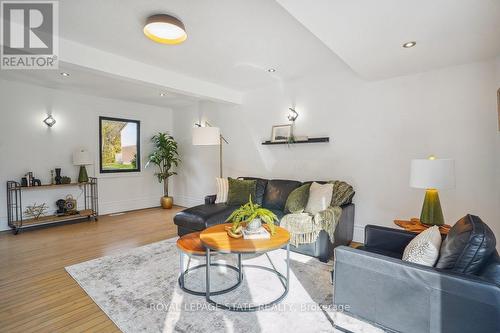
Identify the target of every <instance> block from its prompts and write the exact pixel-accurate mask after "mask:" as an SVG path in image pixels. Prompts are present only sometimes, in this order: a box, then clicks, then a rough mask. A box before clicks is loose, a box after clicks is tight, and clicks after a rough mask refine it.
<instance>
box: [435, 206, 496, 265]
mask: <svg viewBox="0 0 500 333" xmlns="http://www.w3.org/2000/svg"><path fill="white" fill-rule="evenodd" d="M495 247H496V240H495V235H494V234H493V231H491V229H490V228H489V227H488V226H487V225H486V223H484V222H483V221H481V219H480V218H479V217H478V216H474V215H470V214H469V215H466V216H464V217H463V218H461V219H460V220H459V221H458V222H457V223H455V225H454V226H453V227H452V228H451V229H450V232H449V233H448V236H446V238H445V239H444V241H443V243H442V245H441V251H440V257H439V259H438V261H437V263H436V268H441V269H446V270H451V271H453V272H457V273H463V274H477V273H478V271H479V270H480V269H481V268H483V266H484V264H486V262H487V261H488V260H489V259H490V256H491V255H492V254H493V252H494V251H495Z"/></svg>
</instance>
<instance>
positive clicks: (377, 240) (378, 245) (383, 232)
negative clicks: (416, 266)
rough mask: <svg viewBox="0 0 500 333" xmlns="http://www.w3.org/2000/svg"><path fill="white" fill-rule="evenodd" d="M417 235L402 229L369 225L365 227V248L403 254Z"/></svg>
mask: <svg viewBox="0 0 500 333" xmlns="http://www.w3.org/2000/svg"><path fill="white" fill-rule="evenodd" d="M416 235H417V234H416V233H414V232H410V231H406V230H402V229H394V228H387V227H381V226H378V225H370V224H369V225H367V226H366V227H365V246H366V247H367V248H373V249H377V250H382V251H389V252H393V253H400V254H403V251H404V249H405V247H406V245H408V243H409V242H410V241H411V240H412V239H413V238H415V236H416Z"/></svg>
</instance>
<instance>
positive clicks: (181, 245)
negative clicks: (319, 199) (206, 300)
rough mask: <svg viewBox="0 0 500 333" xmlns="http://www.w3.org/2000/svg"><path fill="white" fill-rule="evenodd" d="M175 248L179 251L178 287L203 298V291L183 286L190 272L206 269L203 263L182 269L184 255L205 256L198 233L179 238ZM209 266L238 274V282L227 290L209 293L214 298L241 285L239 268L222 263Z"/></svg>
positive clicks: (204, 292)
mask: <svg viewBox="0 0 500 333" xmlns="http://www.w3.org/2000/svg"><path fill="white" fill-rule="evenodd" d="M177 248H178V249H179V259H180V271H179V272H180V273H179V279H178V281H179V287H180V288H181V289H182V290H184V291H185V292H187V293H189V294H192V295H197V296H205V295H206V291H205V290H203V291H197V290H192V289H189V288H187V287H186V284H185V280H186V275H188V274H189V273H190V272H192V271H194V270H197V269H200V268H204V267H206V263H205V264H200V265H196V266H193V267H187V268H186V269H184V255H187V256H197V257H204V256H206V251H205V247H204V246H203V245H202V244H201V241H200V233H199V232H193V233H190V234H187V235H184V236H182V237H180V238H179V239H178V240H177ZM188 265H189V264H188ZM211 266H224V267H227V268H229V269H232V270H233V271H236V272H238V281H237V282H236V284H234V285H232V286H231V287H229V288H226V289H223V290H219V291H212V292H210V294H211V295H214V296H215V295H220V294H225V293H227V292H230V291H231V290H234V289H236V287H238V286H239V285H240V284H241V281H242V279H241V274H240V271H241V267H234V266H231V265H226V264H222V263H212V264H211Z"/></svg>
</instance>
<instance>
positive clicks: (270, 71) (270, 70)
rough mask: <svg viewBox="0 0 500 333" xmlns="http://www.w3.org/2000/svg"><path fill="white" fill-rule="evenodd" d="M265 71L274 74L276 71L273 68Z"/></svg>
mask: <svg viewBox="0 0 500 333" xmlns="http://www.w3.org/2000/svg"><path fill="white" fill-rule="evenodd" d="M267 71H268V72H269V73H274V72H276V69H275V68H269V69H268V70H267Z"/></svg>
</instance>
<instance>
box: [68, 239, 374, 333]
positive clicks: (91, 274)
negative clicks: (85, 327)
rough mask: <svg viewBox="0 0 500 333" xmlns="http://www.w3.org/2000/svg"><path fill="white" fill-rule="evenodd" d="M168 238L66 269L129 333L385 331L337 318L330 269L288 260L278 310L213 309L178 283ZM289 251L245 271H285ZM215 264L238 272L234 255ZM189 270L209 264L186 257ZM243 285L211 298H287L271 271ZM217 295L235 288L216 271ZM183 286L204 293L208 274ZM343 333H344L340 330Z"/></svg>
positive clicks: (254, 274) (249, 276)
mask: <svg viewBox="0 0 500 333" xmlns="http://www.w3.org/2000/svg"><path fill="white" fill-rule="evenodd" d="M175 241H176V239H169V240H165V241H161V242H157V243H153V244H149V245H146V246H142V247H138V248H135V249H131V250H128V251H126V252H123V253H120V254H118V255H112V256H106V257H102V258H98V259H95V260H91V261H87V262H84V263H80V264H76V265H73V266H69V267H66V271H67V272H68V273H69V274H70V275H71V276H72V277H73V278H74V279H75V280H76V282H78V284H79V285H80V286H81V287H82V288H83V289H84V290H85V291H86V293H87V294H88V295H89V296H90V297H91V298H92V299H93V300H94V302H95V303H96V304H97V305H98V306H99V307H100V308H101V309H102V310H103V311H104V312H105V313H106V314H107V315H108V317H109V318H110V319H111V320H113V322H114V323H115V324H116V325H117V326H118V327H119V328H120V329H121V330H122V331H123V332H126V333H135V332H245V333H246V332H341V331H338V330H337V329H335V328H334V323H335V325H337V326H340V327H342V328H343V329H346V330H348V331H352V332H382V331H381V330H380V329H378V328H375V327H373V326H371V325H369V324H367V323H363V322H361V321H359V320H356V319H354V318H351V317H349V316H347V315H344V314H342V313H341V312H338V311H335V309H334V308H333V306H332V285H331V283H330V269H331V264H323V263H321V262H320V261H318V260H317V259H314V258H311V257H307V256H304V255H301V254H297V253H293V252H291V253H290V291H289V293H288V295H287V297H286V298H285V299H284V300H283V301H282V302H281V303H279V304H277V305H276V306H274V307H272V308H269V309H266V310H262V311H257V312H249V313H239V312H230V311H225V310H222V309H215V308H214V307H212V306H210V305H209V304H208V303H206V302H205V299H204V297H200V296H194V295H190V294H187V293H185V292H183V291H182V290H181V289H180V288H179V285H178V283H177V278H178V272H179V266H180V264H179V252H178V250H177V246H176V244H175ZM285 258H286V252H285V251H284V250H277V251H273V252H270V253H268V255H258V256H244V259H243V260H244V261H243V264H244V265H245V264H248V265H250V264H251V265H262V266H266V267H272V266H275V267H276V268H277V269H278V270H279V271H280V272H282V273H283V274H284V272H285V268H286V265H285ZM214 259H215V261H216V262H219V263H228V264H232V265H236V260H235V259H236V256H235V255H217V256H216V257H214ZM185 263H186V264H188V265H189V266H190V267H193V266H195V265H198V264H200V263H204V257H202V258H199V257H191V258H189V259H188V258H187V257H186V258H185ZM243 271H244V280H243V282H242V284H241V285H240V286H239V287H238V288H237V289H236V290H234V291H231V292H230V293H228V294H224V295H220V296H213V299H214V300H215V301H217V302H220V303H226V304H233V303H245V304H255V303H265V302H269V301H270V300H272V299H275V298H276V297H278V296H279V295H280V294H281V293H282V292H283V285H282V284H281V282H280V280H279V279H278V278H277V277H276V275H274V274H273V273H271V272H267V271H263V270H258V269H255V268H251V267H246V268H244V270H243ZM211 278H212V283H211V286H212V287H211V288H212V290H219V289H223V288H227V287H229V286H231V285H232V284H233V283H234V282H235V281H236V280H237V275H236V272H234V271H232V270H230V269H227V268H225V267H220V266H218V267H213V268H212V275H211ZM186 287H188V288H190V289H193V290H203V289H204V287H205V270H204V269H203V268H202V269H198V270H195V271H193V272H191V273H190V274H189V275H188V276H187V277H186ZM342 331H343V330H342Z"/></svg>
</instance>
